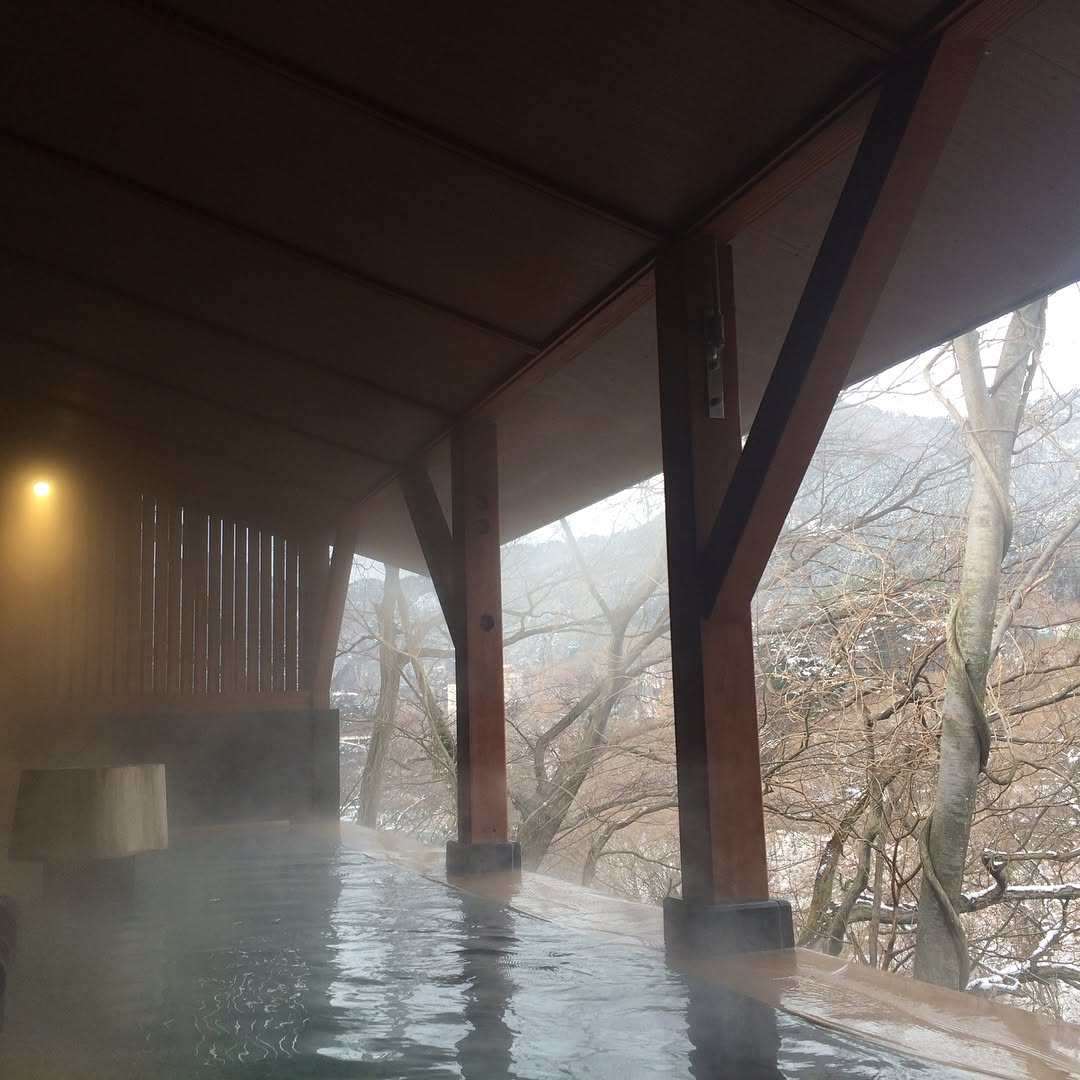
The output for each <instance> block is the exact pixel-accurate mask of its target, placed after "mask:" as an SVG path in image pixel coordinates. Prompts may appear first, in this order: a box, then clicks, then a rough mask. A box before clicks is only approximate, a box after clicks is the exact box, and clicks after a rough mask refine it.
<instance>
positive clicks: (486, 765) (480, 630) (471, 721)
mask: <svg viewBox="0 0 1080 1080" xmlns="http://www.w3.org/2000/svg"><path fill="white" fill-rule="evenodd" d="M451 456H452V465H451V469H452V473H453V518H454V529H453V535H454V540H455V547H456V556H457V558H456V562H457V573H456V574H455V578H456V581H457V583H459V588H458V589H457V598H458V603H459V605H460V616H459V619H458V620H457V622H458V626H459V628H460V631H459V632H460V638H461V640H460V642H459V643H458V644H457V648H456V651H455V658H456V669H455V670H456V680H457V781H458V841H459V843H461V844H476V843H491V842H497V841H505V840H506V838H507V837H506V830H507V820H506V716H505V704H504V700H503V644H502V568H501V562H500V552H499V467H498V443H497V437H496V432H495V425H494V424H493V423H491V422H490V421H474V422H469V423H466V424H463V425H462V426H461V427H459V428H457V429H456V430H455V432H454V435H453V442H452V445H451ZM451 625H452V624H451Z"/></svg>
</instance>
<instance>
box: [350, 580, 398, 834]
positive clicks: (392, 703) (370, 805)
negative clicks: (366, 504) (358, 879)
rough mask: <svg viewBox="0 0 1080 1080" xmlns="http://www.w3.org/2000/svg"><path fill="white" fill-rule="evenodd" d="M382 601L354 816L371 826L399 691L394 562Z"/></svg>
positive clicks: (376, 812) (375, 820) (379, 800)
mask: <svg viewBox="0 0 1080 1080" xmlns="http://www.w3.org/2000/svg"><path fill="white" fill-rule="evenodd" d="M383 569H384V571H385V576H384V579H383V595H382V601H381V602H380V603H379V604H378V605H377V606H376V608H375V615H376V620H377V625H378V634H379V697H378V700H377V701H376V703H375V715H374V717H373V718H372V724H371V738H370V739H369V740H368V748H367V756H366V757H365V758H364V771H363V772H362V773H361V776H360V795H359V798H358V800H357V809H356V820H357V821H358V822H359V823H360V824H361V825H366V826H367V827H368V828H370V829H374V828H376V827H377V825H378V823H379V807H380V805H381V803H382V786H383V773H384V771H385V765H386V755H387V752H388V751H389V749H390V741H391V739H392V738H393V733H394V719H395V717H396V716H397V709H398V698H399V696H400V693H401V667H402V655H401V652H400V650H399V649H398V647H397V620H396V618H395V612H396V610H397V607H398V604H399V602H400V601H401V599H402V597H401V575H400V572H399V570H398V568H397V567H396V566H384V567H383Z"/></svg>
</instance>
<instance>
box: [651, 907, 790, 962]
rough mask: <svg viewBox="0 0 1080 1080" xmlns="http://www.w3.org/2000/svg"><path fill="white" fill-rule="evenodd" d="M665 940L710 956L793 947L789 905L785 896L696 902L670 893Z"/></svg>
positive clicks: (681, 948) (683, 948)
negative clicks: (708, 902)
mask: <svg viewBox="0 0 1080 1080" xmlns="http://www.w3.org/2000/svg"><path fill="white" fill-rule="evenodd" d="M664 943H665V945H666V946H667V948H668V949H673V950H678V951H683V952H687V951H688V952H691V953H700V954H705V955H707V956H710V957H717V956H734V955H735V954H736V953H746V952H761V951H763V950H766V949H793V948H794V947H795V934H794V930H793V929H792V924H791V905H790V904H789V903H788V902H787V901H786V900H754V901H747V902H746V903H741V904H695V903H688V902H687V901H685V900H681V899H679V898H677V897H673V896H669V897H668V898H667V899H666V900H665V901H664Z"/></svg>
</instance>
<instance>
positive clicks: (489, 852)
mask: <svg viewBox="0 0 1080 1080" xmlns="http://www.w3.org/2000/svg"><path fill="white" fill-rule="evenodd" d="M451 472H452V488H453V515H452V516H453V528H452V529H450V528H448V527H447V523H446V517H445V515H444V514H443V512H442V508H441V507H440V505H439V500H438V498H437V496H436V494H435V490H434V488H433V487H432V484H431V478H430V477H429V476H428V474H427V471H426V469H424V468H422V467H420V466H416V467H414V468H411V469H408V470H406V471H405V472H404V473H403V475H402V477H401V481H400V482H401V487H402V491H403V494H404V496H405V502H406V505H407V506H408V508H409V514H410V516H411V517H412V522H413V527H414V528H415V530H416V535H417V539H418V540H419V541H420V546H421V548H422V549H423V552H424V557H425V559H426V560H427V564H428V569H429V571H430V573H431V576H432V579H433V581H434V583H435V589H436V592H437V594H438V597H439V602H440V604H441V605H442V609H443V614H444V616H445V617H446V624H447V627H448V628H449V630H450V635H451V637H452V639H453V642H454V650H455V651H454V655H455V670H456V676H455V677H456V682H457V817H458V838H457V840H456V841H453V840H452V841H450V842H449V843H448V844H447V846H446V865H447V871H448V872H449V873H451V874H466V873H484V872H488V871H507V870H510V871H515V870H517V869H520V866H521V853H520V848H519V847H518V845H517V844H516V843H512V842H510V841H509V840H508V838H507V833H508V822H507V810H506V715H505V703H504V697H503V635H502V566H501V555H500V550H499V468H498V439H497V434H496V429H495V425H494V424H493V423H491V422H490V421H488V420H470V421H466V422H465V423H463V424H462V425H460V426H459V427H458V428H457V429H455V431H454V433H453V436H452V442H451Z"/></svg>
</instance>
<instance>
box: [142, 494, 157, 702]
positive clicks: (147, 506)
mask: <svg viewBox="0 0 1080 1080" xmlns="http://www.w3.org/2000/svg"><path fill="white" fill-rule="evenodd" d="M157 514H158V502H157V500H156V499H153V498H151V497H150V496H144V498H143V504H142V563H141V566H140V567H139V608H140V613H139V689H140V690H141V691H142V692H143V693H144V694H149V693H151V692H152V691H153V689H154V585H155V579H156V572H155V567H156V564H157V529H156V524H155V523H156V521H157Z"/></svg>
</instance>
